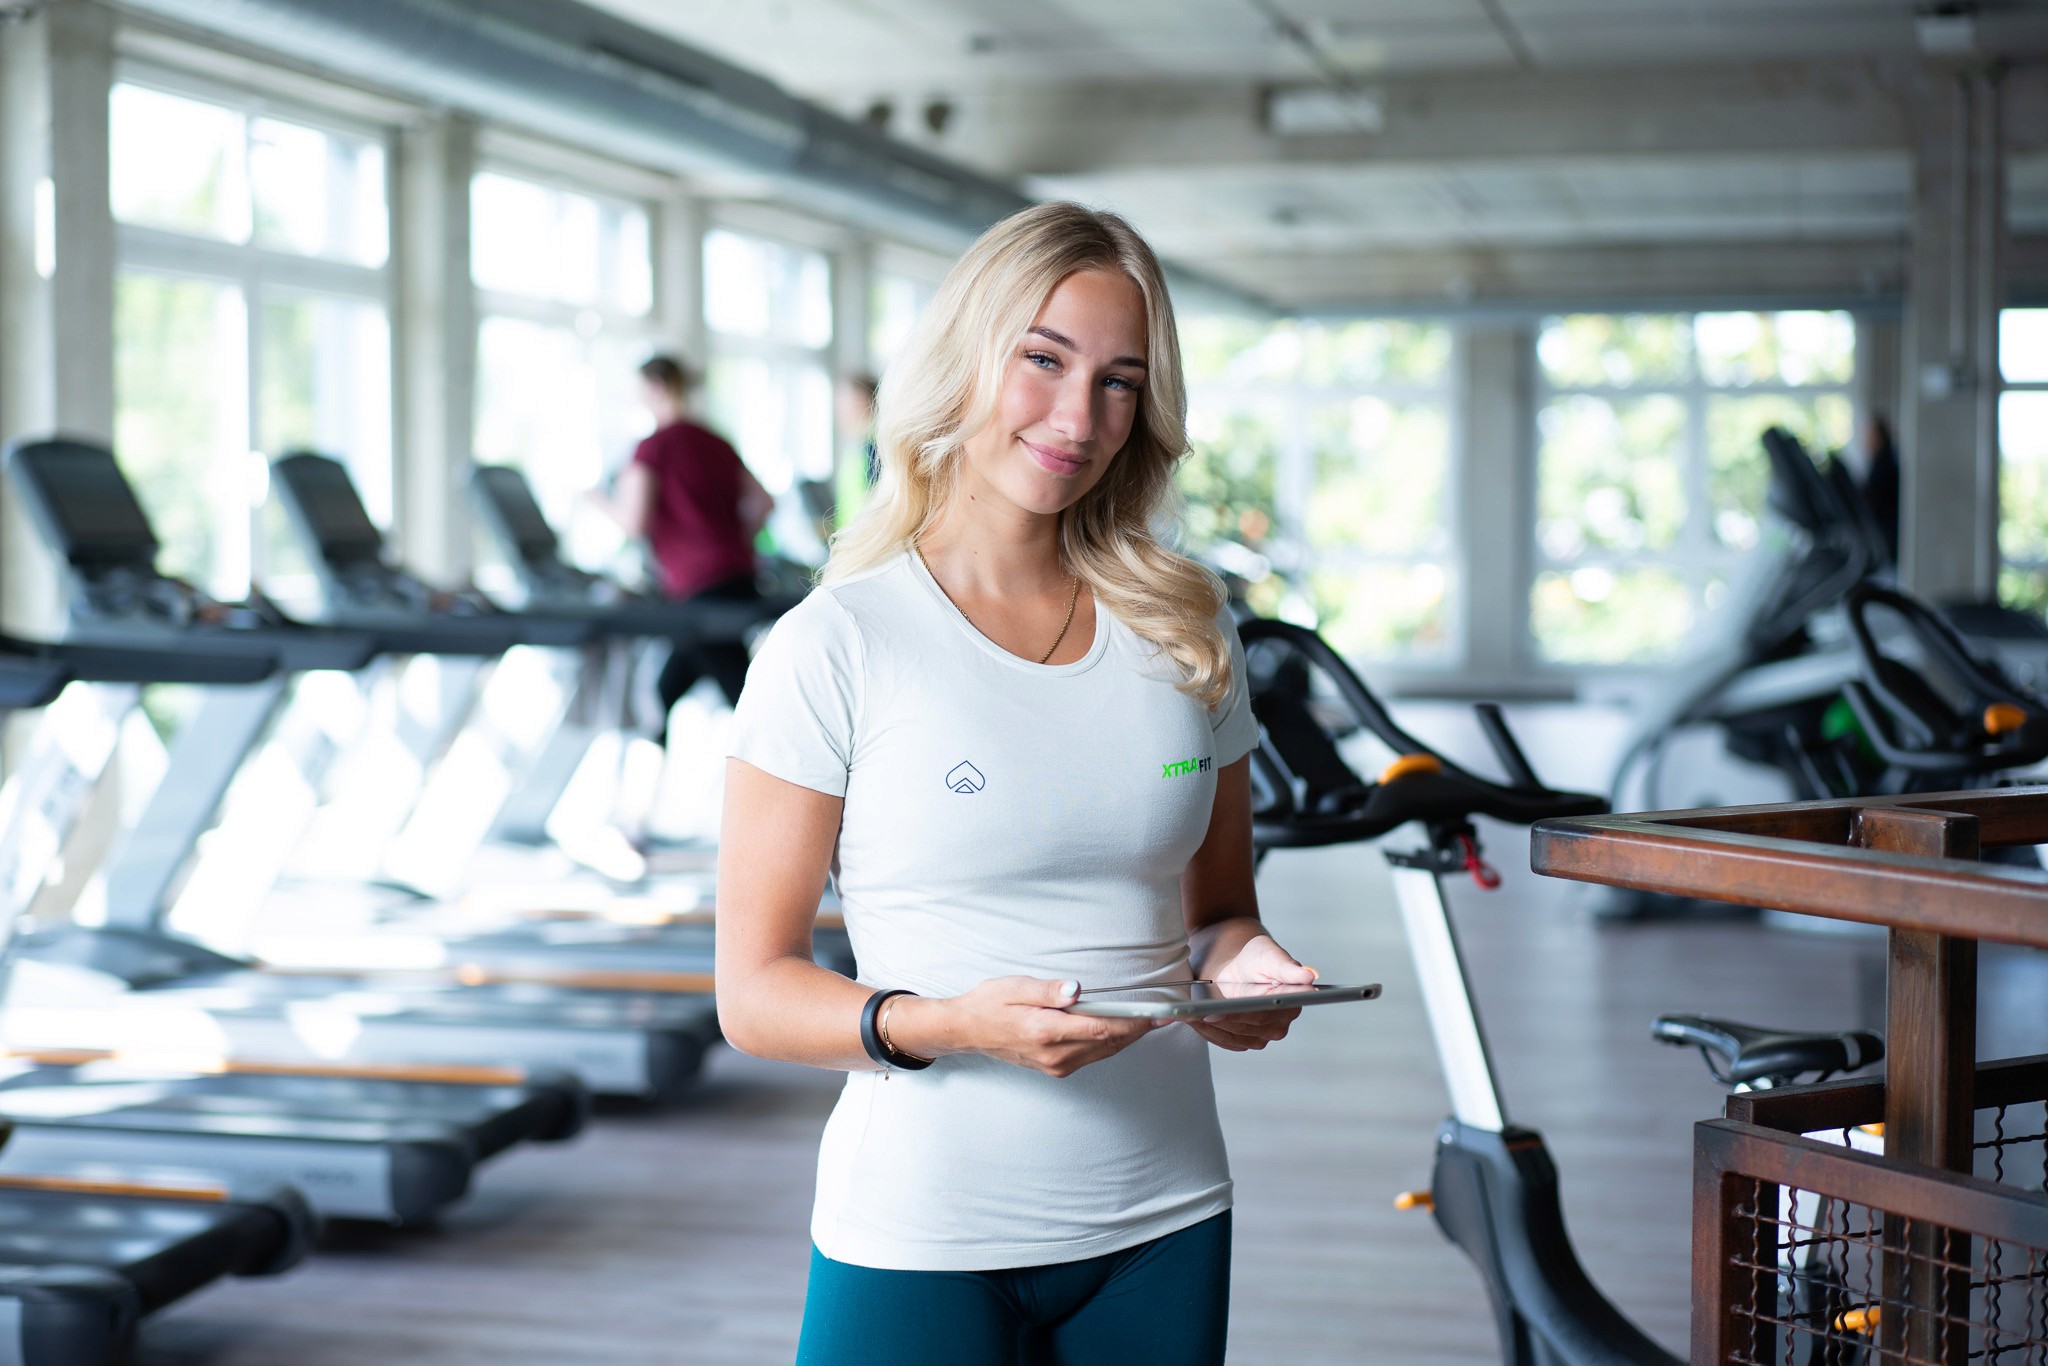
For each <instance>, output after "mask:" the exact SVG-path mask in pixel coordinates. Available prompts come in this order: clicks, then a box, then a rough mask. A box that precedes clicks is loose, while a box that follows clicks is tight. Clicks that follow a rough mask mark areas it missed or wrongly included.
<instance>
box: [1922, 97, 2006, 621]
mask: <svg viewBox="0 0 2048 1366" xmlns="http://www.w3.org/2000/svg"><path fill="white" fill-rule="evenodd" d="M1918 114H1919V117H1918V118H1917V119H1916V120H1915V126H1916V130H1917V133H1918V138H1917V145H1916V147H1915V149H1914V203H1913V225H1912V242H1911V254H1910V258H1909V261H1910V264H1909V269H1908V278H1907V284H1906V316H1905V327H1904V343H1903V348H1902V357H1903V365H1902V367H1901V368H1902V371H1903V373H1902V375H1901V379H1902V383H1901V385H1900V390H1901V396H1902V408H1901V413H1900V418H1901V421H1900V423H1899V438H1900V439H1899V446H1900V463H1901V465H1902V467H1903V468H1902V476H1903V477H1902V480H1901V496H1900V500H1899V501H1900V521H1901V526H1900V534H1899V558H1900V561H1901V564H1900V577H1901V579H1902V580H1903V581H1904V583H1905V586H1906V587H1908V588H1909V589H1911V590H1913V591H1914V592H1916V593H1919V594H1922V595H1923V596H1927V597H1932V598H1936V599H1941V598H1975V597H1983V596H1988V595H1989V594H1990V593H1991V592H1992V591H1993V590H1994V588H1995V585H1996V582H1997V569H1998V421H1997V406H1996V402H1997V367H1998V305H1999V302H2000V300H2001V298H2002V295H2003V282H2002V261H2003V257H2004V254H2005V238H2006V224H2005V203H2004V200H2005V157H2004V148H2003V138H2002V132H2001V129H2000V127H1999V118H1998V85H1997V81H1996V78H1995V77H1994V76H1992V75H1990V74H1986V73H1983V72H1975V71H1970V70H1963V69H1955V70H1947V71H1940V72H1937V73H1936V74H1934V75H1933V76H1931V77H1930V78H1929V81H1928V82H1927V88H1926V90H1925V93H1924V94H1923V96H1922V97H1921V98H1920V99H1919V101H1918Z"/></svg>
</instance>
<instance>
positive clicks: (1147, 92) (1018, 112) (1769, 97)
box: [952, 61, 2048, 176]
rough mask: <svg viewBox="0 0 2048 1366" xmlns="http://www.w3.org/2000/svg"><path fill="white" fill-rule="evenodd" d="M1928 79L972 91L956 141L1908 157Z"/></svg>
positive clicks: (1045, 160) (2021, 97) (1083, 171)
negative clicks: (1329, 114)
mask: <svg viewBox="0 0 2048 1366" xmlns="http://www.w3.org/2000/svg"><path fill="white" fill-rule="evenodd" d="M2005 79H2006V82H2007V88H2008V99H2009V105H2008V108H2009V109H2010V110H2011V116H2010V117H2009V118H2008V120H2007V127H2008V128H2009V129H2010V130H2011V133H2010V140H2011V142H2012V144H2013V147H2014V149H2015V150H2019V151H2026V150H2031V149H2034V148H2039V147H2044V146H2048V67H2043V66H2021V67H2015V68H2013V69H2011V70H2010V71H2009V72H2007V74H2006V77H2005ZM1936 86H1937V82H1936V80H1935V79H1934V73H1933V72H1932V71H1931V70H1930V69H1929V68H1927V67H1924V66H1922V65H1920V64H1918V63H1912V64H1908V63H1897V62H1875V61H1854V62H1826V63H1822V62H1786V63H1777V64H1762V65H1754V66H1750V65H1742V66H1736V65H1718V66H1712V67H1673V68H1664V69H1660V68H1654V67H1650V68H1631V69H1627V70H1615V71H1594V72H1568V73H1558V72H1542V73H1526V74H1525V73H1489V74H1484V75H1472V74H1446V75H1435V76H1404V77H1398V78H1389V79H1386V80H1382V81H1367V82H1362V83H1361V89H1364V90H1366V91H1368V92H1371V93H1372V94H1374V95H1376V96H1377V98H1378V99H1379V100H1380V102H1381V107H1382V109H1383V111H1384V121H1385V122H1384V127H1383V128H1381V129H1380V130H1379V131H1378V132H1372V133H1365V132H1359V133H1342V134H1330V135H1321V136H1307V137H1278V136H1275V135H1274V134H1272V133H1270V132H1268V131H1267V129H1266V126H1265V117H1264V104H1263V102H1264V98H1265V95H1266V88H1265V87H1261V86H1258V85H1254V84H1251V83H1238V84H1229V85H1219V84H1217V83H1215V82H1173V83H1153V84H1132V83H1122V84H1117V85H1106V84H1102V85H1097V84H1089V85H1078V86H1064V87H1035V88H1031V89H1020V88H1017V87H1014V86H1012V87H999V88H997V89H995V90H992V91H990V92H988V93H987V94H986V95H984V96H983V97H981V100H980V101H979V105H980V107H979V108H978V109H977V110H976V111H975V113H976V115H977V116H976V117H973V118H971V119H968V120H963V126H962V128H961V138H960V141H959V142H957V143H955V144H954V145H953V148H952V150H953V151H954V152H955V153H957V154H959V155H963V156H965V157H967V158H968V159H969V160H971V161H973V162H975V163H976V164H978V165H981V166H984V167H987V168H989V169H991V170H996V171H999V172H1001V173H1003V174H1006V175H1024V176H1082V175H1089V174H1097V173H1102V172H1109V171H1118V170H1126V169H1132V168H1139V167H1143V168H1148V169H1158V168H1172V167H1186V168H1191V169H1199V168H1205V167H1215V166H1230V165H1239V166H1254V165H1262V166H1272V165H1276V164H1278V165H1288V164H1301V165H1316V164H1321V165H1347V164H1357V163H1360V162H1371V163H1376V164H1384V165H1403V164H1406V165H1439V166H1440V165H1444V164H1447V163H1457V162H1466V161H1516V160H1528V161H1539V162H1540V161H1546V160H1573V159H1584V158H1607V157H1630V156H1654V157H1659V158H1681V157H1685V156H1687V155H1692V154H1701V153H1712V154H1727V153H1747V154H1758V155H1772V154H1777V153H1787V152H1790V153H1804V154H1811V153H1827V152H1845V153H1846V152H1872V151H1893V150H1896V151H1904V150H1907V149H1908V148H1910V147H1911V145H1912V142H1911V137H1910V133H1911V129H1912V126H1913V121H1914V111H1915V109H1916V107H1917V105H1918V104H1919V102H1920V101H1921V100H1922V99H1924V98H1926V97H1927V96H1928V94H1929V92H1930V91H1932V90H1934V89H1935V88H1936ZM2034 115H2041V116H2042V117H2034Z"/></svg>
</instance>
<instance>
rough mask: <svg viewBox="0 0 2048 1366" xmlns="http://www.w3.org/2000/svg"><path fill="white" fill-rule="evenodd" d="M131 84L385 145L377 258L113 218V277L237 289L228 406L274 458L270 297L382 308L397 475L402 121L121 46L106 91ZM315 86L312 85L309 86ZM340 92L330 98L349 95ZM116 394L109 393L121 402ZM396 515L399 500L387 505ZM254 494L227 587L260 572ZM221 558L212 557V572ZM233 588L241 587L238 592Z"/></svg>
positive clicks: (247, 434)
mask: <svg viewBox="0 0 2048 1366" xmlns="http://www.w3.org/2000/svg"><path fill="white" fill-rule="evenodd" d="M124 85H127V86H135V87H139V88H142V89H146V90H151V91H154V92H157V93H160V94H165V95H170V96H173V97H175V98H179V99H186V100H192V101H197V102H200V103H205V104H210V105H215V106H218V107H222V108H226V109H231V110H233V111H234V112H236V113H237V114H240V115H241V116H242V118H243V119H244V122H245V134H244V136H245V139H246V136H247V134H246V126H247V124H248V123H250V122H253V121H254V120H256V119H259V118H275V119H279V120H281V121H285V122H289V123H293V124H297V125H299V126H301V127H305V128H311V129H314V130H316V131H319V132H323V133H331V134H335V135H337V136H341V137H346V138H351V139H356V140H359V141H362V142H368V143H372V144H374V145H376V146H378V147H379V148H381V149H382V151H383V154H384V211H385V219H386V228H385V243H386V247H385V254H384V260H383V262H382V263H381V264H379V265H364V264H361V263H359V262H354V261H342V260H335V259H333V258H329V257H320V256H301V255H298V254H296V253H293V252H288V251H280V250H278V249H277V248H275V247H266V246H261V245H259V244H258V243H257V242H256V240H255V235H254V226H253V224H252V225H251V234H250V237H249V239H248V240H246V241H241V242H231V241H224V240H221V239H219V238H213V237H205V236H200V235H197V234H189V233H182V232H178V231H176V230H173V229H169V228H159V227H153V226H149V225H146V224H140V223H128V222H123V221H121V220H120V219H118V218H117V219H115V221H114V260H113V278H114V281H115V282H116V284H117V287H118V282H119V280H120V279H121V278H122V277H123V276H126V275H154V276H160V277H166V278H170V279H175V280H193V281H203V282H206V283H209V284H213V285H219V286H225V287H229V288H233V289H236V290H238V291H240V293H241V297H242V305H243V307H242V312H243V337H242V347H243V354H242V360H243V379H242V386H241V390H240V393H239V395H238V397H239V398H240V399H241V404H240V407H241V411H240V412H239V413H238V414H236V415H235V420H236V422H237V423H238V430H239V433H240V436H241V441H240V442H239V444H240V445H242V446H244V447H245V448H246V449H247V450H248V451H249V453H250V454H252V455H256V454H261V455H262V456H264V457H265V458H274V457H275V456H276V455H277V454H278V452H276V451H267V450H263V449H262V403H263V382H264V373H263V313H264V308H265V305H266V304H267V303H268V302H270V301H271V300H272V299H273V298H278V297H284V298H291V297H300V298H303V297H308V296H311V297H316V298H332V299H338V300H345V301H348V302H354V303H364V304H368V305H370V306H372V307H374V308H376V309H378V310H379V311H380V312H381V313H382V314H383V316H384V320H385V326H386V328H387V329H388V336H389V338H390V344H389V346H388V347H387V355H388V357H389V359H388V361H387V366H388V369H387V373H386V375H385V386H386V388H385V392H386V393H387V394H390V395H392V402H391V403H390V405H389V406H388V408H387V410H386V413H385V427H386V430H385V448H386V450H387V451H389V452H390V454H391V459H392V462H393V466H394V468H393V469H392V470H391V471H390V476H389V478H390V483H391V484H392V486H393V488H394V492H395V488H396V485H397V482H398V477H399V476H398V470H397V468H396V464H397V461H398V459H399V445H398V427H399V414H398V411H397V406H398V405H397V402H396V395H397V392H398V390H397V385H398V369H399V354H398V353H399V345H398V332H399V293H400V285H399V281H400V276H401V269H400V244H399V234H398V231H397V227H398V224H397V212H396V210H397V198H398V150H399V149H398V142H399V134H400V128H399V126H398V125H397V124H396V123H394V122H377V121H374V120H372V119H370V118H368V117H365V116H364V114H363V113H362V112H360V111H359V110H356V111H352V110H351V109H349V108H346V107H341V108H337V107H334V106H330V105H328V104H325V103H323V102H321V101H320V100H319V99H318V98H317V94H316V95H315V96H314V97H313V98H306V99H294V98H288V97H281V96H279V95H278V94H277V93H275V92H274V91H273V90H270V89H268V88H266V87H265V86H264V85H262V84H256V83H251V84H246V85H245V84H242V83H239V82H235V81H231V80H227V79H223V78H220V77H216V76H209V75H202V74H198V73H195V72H192V71H188V70H184V69H182V68H180V67H178V66H177V65H174V64H168V63H165V62H163V61H161V60H158V59H156V58H155V57H154V56H142V55H131V54H127V53H124V54H123V55H121V56H119V57H118V58H117V59H116V61H115V64H114V72H113V79H112V80H111V81H110V82H109V83H108V94H109V98H110V99H111V98H112V92H113V91H114V90H115V89H117V88H119V87H121V86H124ZM315 89H316V91H317V89H318V87H317V86H316V87H315ZM348 103H349V102H348V101H347V100H340V101H337V104H340V105H344V106H345V105H347V104H348ZM118 404H119V396H118V394H117V395H116V410H117V411H118ZM393 512H394V515H395V512H396V509H395V508H394V509H393ZM262 518H263V507H262V502H261V500H256V501H252V502H251V504H250V507H249V514H248V519H247V522H248V525H247V529H246V537H247V539H246V542H245V543H244V545H243V546H242V547H241V548H242V549H243V550H244V551H245V552H246V555H245V567H246V570H247V582H246V583H244V582H243V581H242V580H243V576H242V575H241V574H240V573H239V572H238V573H237V574H235V575H234V576H233V578H232V581H230V580H228V579H222V580H220V581H219V585H218V586H221V587H223V588H225V589H228V590H230V591H232V590H235V589H238V588H239V589H241V590H242V591H246V590H247V589H248V588H249V587H252V586H253V585H254V584H255V583H256V582H258V581H261V580H262V579H263V578H264V577H265V557H266V553H267V550H266V540H265V536H264V528H263V522H262ZM220 570H221V566H219V565H215V566H211V567H209V573H210V574H218V573H219V572H220ZM236 595H237V596H239V593H237V594H236Z"/></svg>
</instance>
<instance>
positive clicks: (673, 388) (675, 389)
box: [640, 355, 692, 399]
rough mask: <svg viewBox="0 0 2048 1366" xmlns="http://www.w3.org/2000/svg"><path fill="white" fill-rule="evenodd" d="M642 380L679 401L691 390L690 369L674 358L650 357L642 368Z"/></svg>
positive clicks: (667, 356) (665, 356)
mask: <svg viewBox="0 0 2048 1366" xmlns="http://www.w3.org/2000/svg"><path fill="white" fill-rule="evenodd" d="M640 378H642V379H644V380H646V381H647V382H648V383H649V384H658V385H660V386H661V387H662V388H664V389H666V390H668V391H669V392H670V393H671V394H674V395H675V396H676V397H677V398H678V399H680V398H682V397H683V395H685V394H686V393H688V392H689V390H690V381H691V378H692V376H691V374H690V370H689V367H688V366H686V365H684V364H683V363H682V362H681V361H680V360H677V359H676V358H675V357H674V356H669V355H661V356H650V357H648V358H647V360H646V361H645V362H644V363H642V365H641V366H640Z"/></svg>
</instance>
